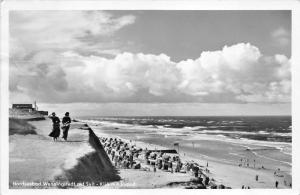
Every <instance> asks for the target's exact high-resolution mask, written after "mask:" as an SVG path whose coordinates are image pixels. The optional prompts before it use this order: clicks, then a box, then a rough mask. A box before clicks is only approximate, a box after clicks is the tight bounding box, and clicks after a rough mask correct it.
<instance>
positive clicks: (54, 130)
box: [49, 112, 60, 141]
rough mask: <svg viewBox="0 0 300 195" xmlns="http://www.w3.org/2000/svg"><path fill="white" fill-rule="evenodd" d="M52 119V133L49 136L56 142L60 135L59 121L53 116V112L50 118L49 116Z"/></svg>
mask: <svg viewBox="0 0 300 195" xmlns="http://www.w3.org/2000/svg"><path fill="white" fill-rule="evenodd" d="M50 118H51V119H52V123H53V124H52V125H53V126H52V127H53V128H52V132H51V133H50V134H49V136H50V137H53V140H54V141H56V140H57V138H58V137H59V135H60V120H59V118H58V117H57V116H56V115H55V112H53V113H52V116H50Z"/></svg>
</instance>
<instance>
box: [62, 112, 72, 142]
mask: <svg viewBox="0 0 300 195" xmlns="http://www.w3.org/2000/svg"><path fill="white" fill-rule="evenodd" d="M62 124H63V126H62V129H63V138H64V140H65V141H67V138H68V131H69V129H70V124H71V118H70V117H69V112H66V114H65V116H64V118H63V119H62Z"/></svg>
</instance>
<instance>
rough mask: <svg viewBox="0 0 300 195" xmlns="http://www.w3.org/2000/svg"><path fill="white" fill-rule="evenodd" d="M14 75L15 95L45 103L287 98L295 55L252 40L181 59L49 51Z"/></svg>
mask: <svg viewBox="0 0 300 195" xmlns="http://www.w3.org/2000/svg"><path fill="white" fill-rule="evenodd" d="M20 72H21V73H24V75H19V76H16V75H18V73H20ZM10 78H11V82H10V89H11V92H12V94H26V95H27V96H29V97H32V98H34V99H37V100H38V101H43V102H240V103H241V102H271V103H282V102H290V93H291V74H290V59H288V58H287V57H286V56H284V55H275V56H265V55H263V54H262V53H261V52H260V50H259V49H258V48H257V47H255V46H253V45H251V44H249V43H239V44H236V45H232V46H224V47H223V48H222V49H221V50H217V51H205V52H202V53H201V54H200V56H199V57H198V58H197V59H187V60H184V61H180V62H174V61H172V60H171V59H170V57H169V56H167V55H165V54H160V55H153V54H143V53H137V54H134V53H128V52H124V53H120V54H117V55H116V56H115V57H113V58H105V57H100V56H93V55H91V56H84V55H81V54H80V53H77V52H74V51H68V52H62V53H59V54H57V53H51V52H48V51H45V52H44V53H38V54H35V55H34V56H32V57H31V62H30V64H27V65H23V66H20V67H13V68H12V69H11V76H10ZM16 97H17V95H16Z"/></svg>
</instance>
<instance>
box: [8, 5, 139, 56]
mask: <svg viewBox="0 0 300 195" xmlns="http://www.w3.org/2000/svg"><path fill="white" fill-rule="evenodd" d="M134 22H135V16H133V15H124V16H120V17H114V16H113V15H112V14H110V13H108V12H105V11H67V12H66V11H11V12H10V37H11V40H10V45H11V46H10V54H11V56H13V58H14V60H17V59H24V57H28V56H30V55H32V53H36V52H39V51H41V50H49V49H51V50H55V51H59V52H64V51H67V50H70V49H71V50H83V51H87V50H91V49H93V50H97V51H98V52H99V53H101V51H102V50H103V52H104V53H105V54H108V53H110V51H112V53H111V54H112V55H115V54H116V51H115V50H112V49H111V47H112V46H115V44H116V43H114V42H106V43H103V41H99V39H101V37H103V36H112V35H113V34H114V33H115V32H116V31H118V30H120V29H121V28H123V27H125V26H127V25H130V24H133V23H134ZM91 37H92V38H91Z"/></svg>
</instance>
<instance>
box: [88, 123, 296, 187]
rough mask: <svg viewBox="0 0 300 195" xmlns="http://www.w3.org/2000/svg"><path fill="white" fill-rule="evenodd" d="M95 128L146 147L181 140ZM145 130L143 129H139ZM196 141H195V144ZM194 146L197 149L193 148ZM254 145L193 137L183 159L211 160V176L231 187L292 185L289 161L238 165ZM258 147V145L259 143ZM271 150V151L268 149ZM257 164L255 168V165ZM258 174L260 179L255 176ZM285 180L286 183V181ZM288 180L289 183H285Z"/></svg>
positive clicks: (182, 150)
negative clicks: (232, 156) (228, 154)
mask: <svg viewBox="0 0 300 195" xmlns="http://www.w3.org/2000/svg"><path fill="white" fill-rule="evenodd" d="M90 125H91V127H92V128H93V129H94V130H95V133H96V134H97V135H99V136H107V137H119V138H121V139H125V140H127V141H129V140H132V141H134V142H135V143H136V144H137V145H140V146H141V147H146V148H152V149H158V148H175V149H177V147H174V146H173V143H174V142H176V141H178V140H179V139H178V136H167V137H163V136H161V135H157V136H156V135H154V136H147V135H144V136H143V133H139V132H138V131H137V130H132V129H126V127H124V126H122V125H120V127H116V126H117V125H116V126H113V127H111V126H106V125H95V124H93V123H91V124H90ZM140 131H143V130H140ZM192 142H193V144H192ZM193 147H194V148H193ZM249 147H253V145H252V144H251V145H250V144H246V143H245V144H243V145H240V144H237V143H235V142H233V143H231V142H224V141H222V139H214V138H212V137H211V136H208V137H207V136H205V135H203V136H202V137H201V138H200V137H197V138H194V139H191V140H190V141H189V142H187V143H186V144H184V143H183V144H181V146H180V152H179V155H180V158H181V159H183V160H185V161H194V162H197V163H199V164H200V165H202V166H206V165H207V163H208V167H207V168H208V169H209V170H210V174H209V176H210V177H212V178H214V179H215V181H216V183H218V184H223V185H225V186H229V187H231V188H237V189H240V188H242V186H243V185H244V187H248V186H249V187H250V188H270V189H273V188H275V182H276V181H278V182H279V185H278V188H290V186H289V184H291V183H292V181H291V169H289V168H288V167H289V165H288V167H287V166H286V164H284V163H283V164H282V166H280V165H281V164H280V163H279V164H278V162H277V161H276V162H273V160H272V161H270V160H269V159H264V158H262V159H256V162H255V165H254V162H253V161H250V160H249V166H247V163H246V160H245V159H244V160H243V163H242V164H243V165H242V166H238V164H239V163H240V156H241V155H239V153H240V154H243V156H245V155H246V156H247V158H248V159H253V156H254V154H253V152H251V151H249V150H247V148H249ZM256 147H257V148H258V146H256ZM228 151H232V153H233V152H236V154H235V155H236V158H235V159H234V158H233V159H232V158H231V157H230V159H228V157H226V153H228ZM268 152H269V151H268ZM273 153H274V155H273V154H272V153H270V155H273V156H276V155H278V154H277V153H278V152H276V151H274V152H273ZM254 166H255V167H254ZM278 168H279V169H280V171H277V176H276V175H274V171H276V170H277V169H278ZM257 175H258V181H256V176H257ZM284 181H285V182H284ZM285 183H286V185H284V184H285Z"/></svg>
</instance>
